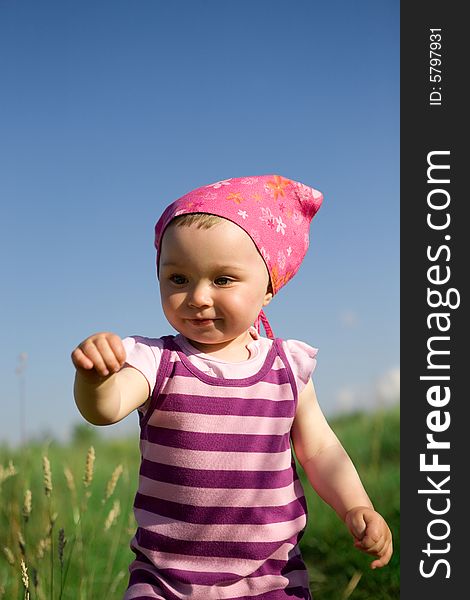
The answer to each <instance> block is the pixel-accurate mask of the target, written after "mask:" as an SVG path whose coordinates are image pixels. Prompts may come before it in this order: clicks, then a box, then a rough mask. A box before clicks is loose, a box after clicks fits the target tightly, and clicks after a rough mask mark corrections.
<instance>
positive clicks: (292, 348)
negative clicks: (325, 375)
mask: <svg viewBox="0 0 470 600" xmlns="http://www.w3.org/2000/svg"><path fill="white" fill-rule="evenodd" d="M282 347H283V350H284V352H285V354H286V357H287V360H288V361H289V364H290V366H291V369H292V371H293V373H294V377H295V379H296V382H297V387H298V391H299V393H300V392H301V391H302V390H303V388H304V387H305V386H306V385H307V383H308V381H309V379H310V377H311V376H312V373H313V372H314V370H315V367H316V366H317V358H316V357H317V354H318V348H314V347H313V346H310V344H307V343H305V342H302V341H301V340H294V339H288V340H282Z"/></svg>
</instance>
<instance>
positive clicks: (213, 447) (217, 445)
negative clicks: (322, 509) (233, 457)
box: [144, 425, 290, 453]
mask: <svg viewBox="0 0 470 600" xmlns="http://www.w3.org/2000/svg"><path fill="white" fill-rule="evenodd" d="M144 439H147V440H148V441H149V442H152V443H154V444H160V445H161V446H168V447H170V448H181V449H183V450H205V451H213V452H265V453H272V452H284V451H285V450H288V449H289V448H290V437H289V432H287V433H284V434H283V435H249V434H243V433H206V432H197V431H183V430H180V429H167V428H166V427H153V426H152V425H149V426H148V427H147V435H146V437H145V438H144Z"/></svg>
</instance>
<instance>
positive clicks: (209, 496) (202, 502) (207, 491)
mask: <svg viewBox="0 0 470 600" xmlns="http://www.w3.org/2000/svg"><path fill="white" fill-rule="evenodd" d="M139 485H140V487H139V490H140V492H141V493H142V494H144V495H145V496H150V497H154V498H160V499H161V500H168V501H170V502H178V500H181V498H184V499H185V502H186V503H187V504H191V505H192V506H216V505H217V503H218V502H220V499H221V497H223V498H224V506H228V507H230V506H232V507H237V506H284V505H285V504H286V503H289V502H293V501H294V500H296V499H297V498H301V497H302V496H303V495H304V490H303V487H302V483H301V481H300V479H297V480H296V481H294V483H293V484H292V483H290V484H289V485H288V486H286V487H282V488H273V489H269V490H262V489H256V490H253V489H238V490H237V491H236V493H234V491H233V489H220V488H215V489H214V488H191V487H187V486H183V485H175V484H173V483H166V482H163V481H161V482H159V483H158V485H155V481H154V480H153V479H148V478H147V477H144V476H143V475H141V476H140V480H139Z"/></svg>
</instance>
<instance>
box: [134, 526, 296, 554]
mask: <svg viewBox="0 0 470 600" xmlns="http://www.w3.org/2000/svg"><path fill="white" fill-rule="evenodd" d="M135 540H136V542H137V543H138V544H139V546H140V547H141V548H145V549H146V550H152V551H155V552H165V553H168V554H183V555H185V556H195V557H197V556H206V557H218V558H241V559H248V560H266V559H267V558H269V556H271V554H273V553H274V552H276V550H278V549H279V545H280V544H281V543H292V544H295V543H296V542H297V536H296V535H295V536H293V537H291V538H290V539H287V540H282V541H281V540H280V541H275V542H203V541H198V540H175V539H173V538H170V537H167V536H166V535H161V534H159V533H155V532H152V531H148V530H147V529H142V528H141V527H139V528H138V529H137V532H136V534H135Z"/></svg>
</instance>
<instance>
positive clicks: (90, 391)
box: [72, 332, 150, 425]
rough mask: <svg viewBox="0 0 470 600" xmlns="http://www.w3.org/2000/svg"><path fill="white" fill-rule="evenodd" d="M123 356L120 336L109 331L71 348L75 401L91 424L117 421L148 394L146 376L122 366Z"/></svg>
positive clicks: (107, 423)
mask: <svg viewBox="0 0 470 600" xmlns="http://www.w3.org/2000/svg"><path fill="white" fill-rule="evenodd" d="M125 359H126V352H125V349H124V346H123V343H122V341H121V338H120V337H119V336H117V335H116V334H114V333H109V332H103V333H96V334H94V335H92V336H90V337H88V338H86V340H84V341H83V342H81V343H80V344H79V345H78V346H77V347H76V348H75V350H74V351H73V352H72V362H73V364H74V365H75V367H76V369H77V371H76V375H75V384H74V395H75V402H76V404H77V407H78V409H79V411H80V412H81V414H82V415H83V417H84V418H85V419H86V420H87V421H89V422H90V423H93V425H110V424H111V423H117V422H118V421H121V419H123V418H124V417H126V416H127V415H128V414H130V413H131V412H132V411H133V410H134V409H136V408H138V407H139V406H142V405H143V404H144V403H145V402H146V400H147V399H148V397H149V394H150V389H149V384H148V382H147V380H146V378H145V377H144V376H143V375H142V373H140V371H138V370H137V369H134V368H133V367H128V368H123V366H124V365H125Z"/></svg>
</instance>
